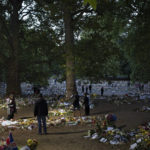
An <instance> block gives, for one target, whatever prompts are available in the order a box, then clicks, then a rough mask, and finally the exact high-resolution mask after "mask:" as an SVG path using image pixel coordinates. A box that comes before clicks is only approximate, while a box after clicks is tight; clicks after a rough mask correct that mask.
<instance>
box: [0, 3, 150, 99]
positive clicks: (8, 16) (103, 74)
mask: <svg viewBox="0 0 150 150" xmlns="http://www.w3.org/2000/svg"><path fill="white" fill-rule="evenodd" d="M149 23H150V1H149V0H147V1H144V0H142V1H141V0H130V1H129V0H123V1H122V0H97V1H96V0H94V1H92V0H84V1H82V0H43V1H40V0H0V33H1V34H0V72H1V74H0V81H1V82H5V83H7V94H9V93H11V92H12V91H15V93H16V94H18V95H20V94H21V91H20V83H21V82H29V83H34V84H40V85H45V84H47V79H48V78H49V77H51V76H57V77H59V78H60V81H61V80H66V83H67V84H66V89H67V92H66V97H67V98H69V97H70V96H71V95H72V94H74V93H76V85H75V80H76V79H78V78H80V79H88V80H90V81H92V82H93V81H95V82H96V81H99V80H100V79H101V80H102V79H104V78H107V77H116V76H127V77H129V78H130V79H131V80H132V81H140V82H147V81H149V79H150V68H149V64H150V59H149V56H150V50H149V49H150V42H149V39H150V26H149Z"/></svg>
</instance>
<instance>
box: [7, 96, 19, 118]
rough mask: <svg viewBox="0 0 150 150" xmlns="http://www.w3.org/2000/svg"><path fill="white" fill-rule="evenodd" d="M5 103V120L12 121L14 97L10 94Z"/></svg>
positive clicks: (14, 105) (14, 108) (14, 109)
mask: <svg viewBox="0 0 150 150" xmlns="http://www.w3.org/2000/svg"><path fill="white" fill-rule="evenodd" d="M6 101H7V114H8V116H7V119H8V120H10V119H13V118H14V113H16V112H17V111H16V102H15V96H14V95H13V94H10V96H9V98H7V99H6Z"/></svg>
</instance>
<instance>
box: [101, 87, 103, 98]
mask: <svg viewBox="0 0 150 150" xmlns="http://www.w3.org/2000/svg"><path fill="white" fill-rule="evenodd" d="M103 95H104V88H103V87H102V88H101V96H103Z"/></svg>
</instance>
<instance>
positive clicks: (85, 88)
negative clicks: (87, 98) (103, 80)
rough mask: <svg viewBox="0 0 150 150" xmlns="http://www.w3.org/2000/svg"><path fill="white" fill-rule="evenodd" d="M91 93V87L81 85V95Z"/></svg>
mask: <svg viewBox="0 0 150 150" xmlns="http://www.w3.org/2000/svg"><path fill="white" fill-rule="evenodd" d="M88 91H89V93H92V85H91V84H90V85H89V86H84V85H82V93H88Z"/></svg>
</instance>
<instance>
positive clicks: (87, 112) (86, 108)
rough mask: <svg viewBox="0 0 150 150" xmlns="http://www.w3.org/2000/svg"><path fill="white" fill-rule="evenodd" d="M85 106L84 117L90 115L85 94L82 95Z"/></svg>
mask: <svg viewBox="0 0 150 150" xmlns="http://www.w3.org/2000/svg"><path fill="white" fill-rule="evenodd" d="M83 104H84V105H85V115H86V116H88V115H89V114H90V105H89V98H88V97H87V93H85V94H84V102H83Z"/></svg>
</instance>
